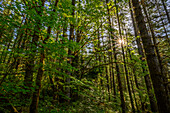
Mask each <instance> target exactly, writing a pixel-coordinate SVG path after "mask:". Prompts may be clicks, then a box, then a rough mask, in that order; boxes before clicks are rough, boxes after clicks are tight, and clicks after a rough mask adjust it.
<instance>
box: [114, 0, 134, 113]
mask: <svg viewBox="0 0 170 113" xmlns="http://www.w3.org/2000/svg"><path fill="white" fill-rule="evenodd" d="M115 5H116V0H115ZM116 16H117V22H118V27H119V36H120V39H121V40H123V38H122V34H121V28H120V19H119V15H118V7H117V5H116ZM121 49H122V55H123V61H124V64H123V66H124V69H125V75H126V82H127V86H128V92H129V96H130V101H131V106H132V111H133V113H135V107H134V103H133V97H132V93H131V89H130V83H129V75H128V70H127V66H126V59H125V53H124V47H123V42H122V43H121Z"/></svg>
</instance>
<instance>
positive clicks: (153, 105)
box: [129, 0, 158, 112]
mask: <svg viewBox="0 0 170 113" xmlns="http://www.w3.org/2000/svg"><path fill="white" fill-rule="evenodd" d="M129 7H130V12H131V17H132V22H133V28H134V32H135V37H137V36H138V30H137V29H138V28H137V26H136V23H135V18H134V16H133V12H132V9H131V2H130V0H129ZM136 42H137V46H138V53H139V55H141V60H142V61H143V62H144V61H145V60H143V59H144V58H145V56H144V52H143V47H142V45H141V43H140V38H137V39H136ZM142 70H143V73H145V72H146V71H147V70H146V69H145V68H143V67H142ZM144 79H145V84H146V87H147V92H148V96H149V100H150V104H151V110H152V112H157V111H158V110H157V104H156V100H155V98H154V94H153V92H152V84H151V81H150V77H149V74H146V75H145V76H144ZM135 81H136V78H135ZM137 88H138V89H139V86H137ZM142 106H143V107H142V108H143V110H144V105H143V102H142Z"/></svg>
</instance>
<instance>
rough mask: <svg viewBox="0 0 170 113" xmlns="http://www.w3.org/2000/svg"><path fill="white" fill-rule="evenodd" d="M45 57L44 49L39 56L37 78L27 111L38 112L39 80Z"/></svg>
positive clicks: (30, 112)
mask: <svg viewBox="0 0 170 113" xmlns="http://www.w3.org/2000/svg"><path fill="white" fill-rule="evenodd" d="M44 59H45V55H44V51H42V52H41V58H40V62H39V66H40V67H39V69H38V73H37V78H36V88H35V92H34V93H33V97H32V103H31V105H30V111H29V113H38V102H39V96H40V90H41V80H42V76H43V73H44V71H43V62H44Z"/></svg>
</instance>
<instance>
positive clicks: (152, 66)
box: [132, 0, 170, 113]
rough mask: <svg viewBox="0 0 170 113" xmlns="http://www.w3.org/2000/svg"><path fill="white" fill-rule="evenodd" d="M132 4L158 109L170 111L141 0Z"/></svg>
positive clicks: (133, 1)
mask: <svg viewBox="0 0 170 113" xmlns="http://www.w3.org/2000/svg"><path fill="white" fill-rule="evenodd" d="M132 4H133V8H134V12H135V19H136V22H137V25H138V28H139V31H140V35H141V38H142V43H143V46H144V50H145V55H146V59H147V63H148V66H149V72H150V75H151V79H152V82H153V86H154V90H155V95H156V99H157V102H158V109H159V112H160V113H165V112H167V111H170V102H169V101H170V100H169V99H168V100H167V98H168V97H167V95H166V91H165V87H164V85H163V78H162V75H161V69H160V66H159V61H158V58H157V56H156V54H155V49H154V46H153V44H152V40H151V37H150V36H149V34H148V31H147V28H146V25H145V22H144V17H143V14H142V11H141V7H140V5H139V0H132Z"/></svg>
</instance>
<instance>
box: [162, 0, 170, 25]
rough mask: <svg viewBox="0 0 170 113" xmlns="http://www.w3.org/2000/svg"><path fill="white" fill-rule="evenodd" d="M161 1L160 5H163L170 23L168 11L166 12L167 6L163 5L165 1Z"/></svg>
mask: <svg viewBox="0 0 170 113" xmlns="http://www.w3.org/2000/svg"><path fill="white" fill-rule="evenodd" d="M161 2H162V5H163V7H164V10H165V12H166V16H167V19H168V22H169V23H170V17H169V12H168V10H167V7H166V5H165V1H164V0H161Z"/></svg>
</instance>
